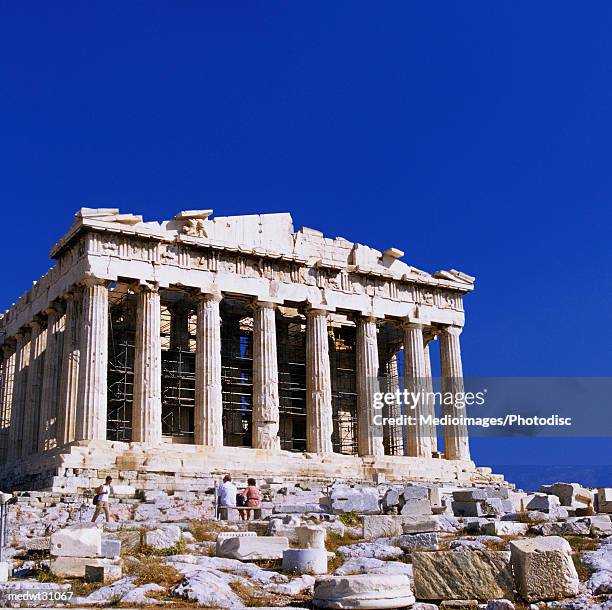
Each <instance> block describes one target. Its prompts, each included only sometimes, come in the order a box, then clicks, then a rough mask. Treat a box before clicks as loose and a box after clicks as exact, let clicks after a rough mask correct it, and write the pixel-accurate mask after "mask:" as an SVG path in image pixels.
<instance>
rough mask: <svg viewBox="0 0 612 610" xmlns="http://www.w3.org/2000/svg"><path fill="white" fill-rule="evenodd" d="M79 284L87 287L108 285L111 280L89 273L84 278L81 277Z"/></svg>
mask: <svg viewBox="0 0 612 610" xmlns="http://www.w3.org/2000/svg"><path fill="white" fill-rule="evenodd" d="M79 284H81V285H82V286H87V287H89V286H108V284H109V281H108V280H104V279H102V278H99V277H96V276H95V275H90V274H88V275H86V276H85V277H84V278H83V279H81V281H80V282H79Z"/></svg>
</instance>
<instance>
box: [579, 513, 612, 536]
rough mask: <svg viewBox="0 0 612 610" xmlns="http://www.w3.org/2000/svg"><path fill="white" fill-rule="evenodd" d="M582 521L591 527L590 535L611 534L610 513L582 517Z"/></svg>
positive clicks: (611, 522) (611, 521)
mask: <svg viewBox="0 0 612 610" xmlns="http://www.w3.org/2000/svg"><path fill="white" fill-rule="evenodd" d="M581 520H582V521H584V522H585V523H588V524H589V526H590V527H591V536H610V535H611V534H612V520H611V519H610V515H595V516H593V517H582V518H581Z"/></svg>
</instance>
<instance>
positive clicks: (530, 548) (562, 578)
mask: <svg viewBox="0 0 612 610" xmlns="http://www.w3.org/2000/svg"><path fill="white" fill-rule="evenodd" d="M553 497H556V496H553ZM510 550H511V553H512V567H513V569H514V577H515V580H516V587H517V590H518V592H519V593H520V595H521V597H523V599H525V600H526V601H528V602H537V601H548V600H558V599H563V598H565V597H573V596H574V595H577V594H578V584H579V583H578V574H577V573H576V568H575V567H574V564H573V562H572V557H571V547H570V545H569V542H567V540H565V539H564V538H561V537H559V536H546V537H541V538H526V539H524V540H515V541H513V542H511V543H510Z"/></svg>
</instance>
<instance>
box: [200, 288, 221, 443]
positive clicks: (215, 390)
mask: <svg viewBox="0 0 612 610" xmlns="http://www.w3.org/2000/svg"><path fill="white" fill-rule="evenodd" d="M220 302H221V295H220V294H202V295H200V297H199V299H198V306H197V324H196V387H195V390H196V391H195V413H194V423H195V439H194V440H195V444H196V445H208V446H209V447H222V446H223V398H222V394H221V315H220V313H219V303H220Z"/></svg>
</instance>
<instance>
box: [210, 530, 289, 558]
mask: <svg viewBox="0 0 612 610" xmlns="http://www.w3.org/2000/svg"><path fill="white" fill-rule="evenodd" d="M288 548H289V540H288V539H287V538H285V537H284V536H232V537H231V538H224V539H220V540H219V539H218V540H217V547H216V554H217V557H225V558H226V559H238V560H240V561H254V560H259V559H282V558H283V551H286V550H287V549H288Z"/></svg>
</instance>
